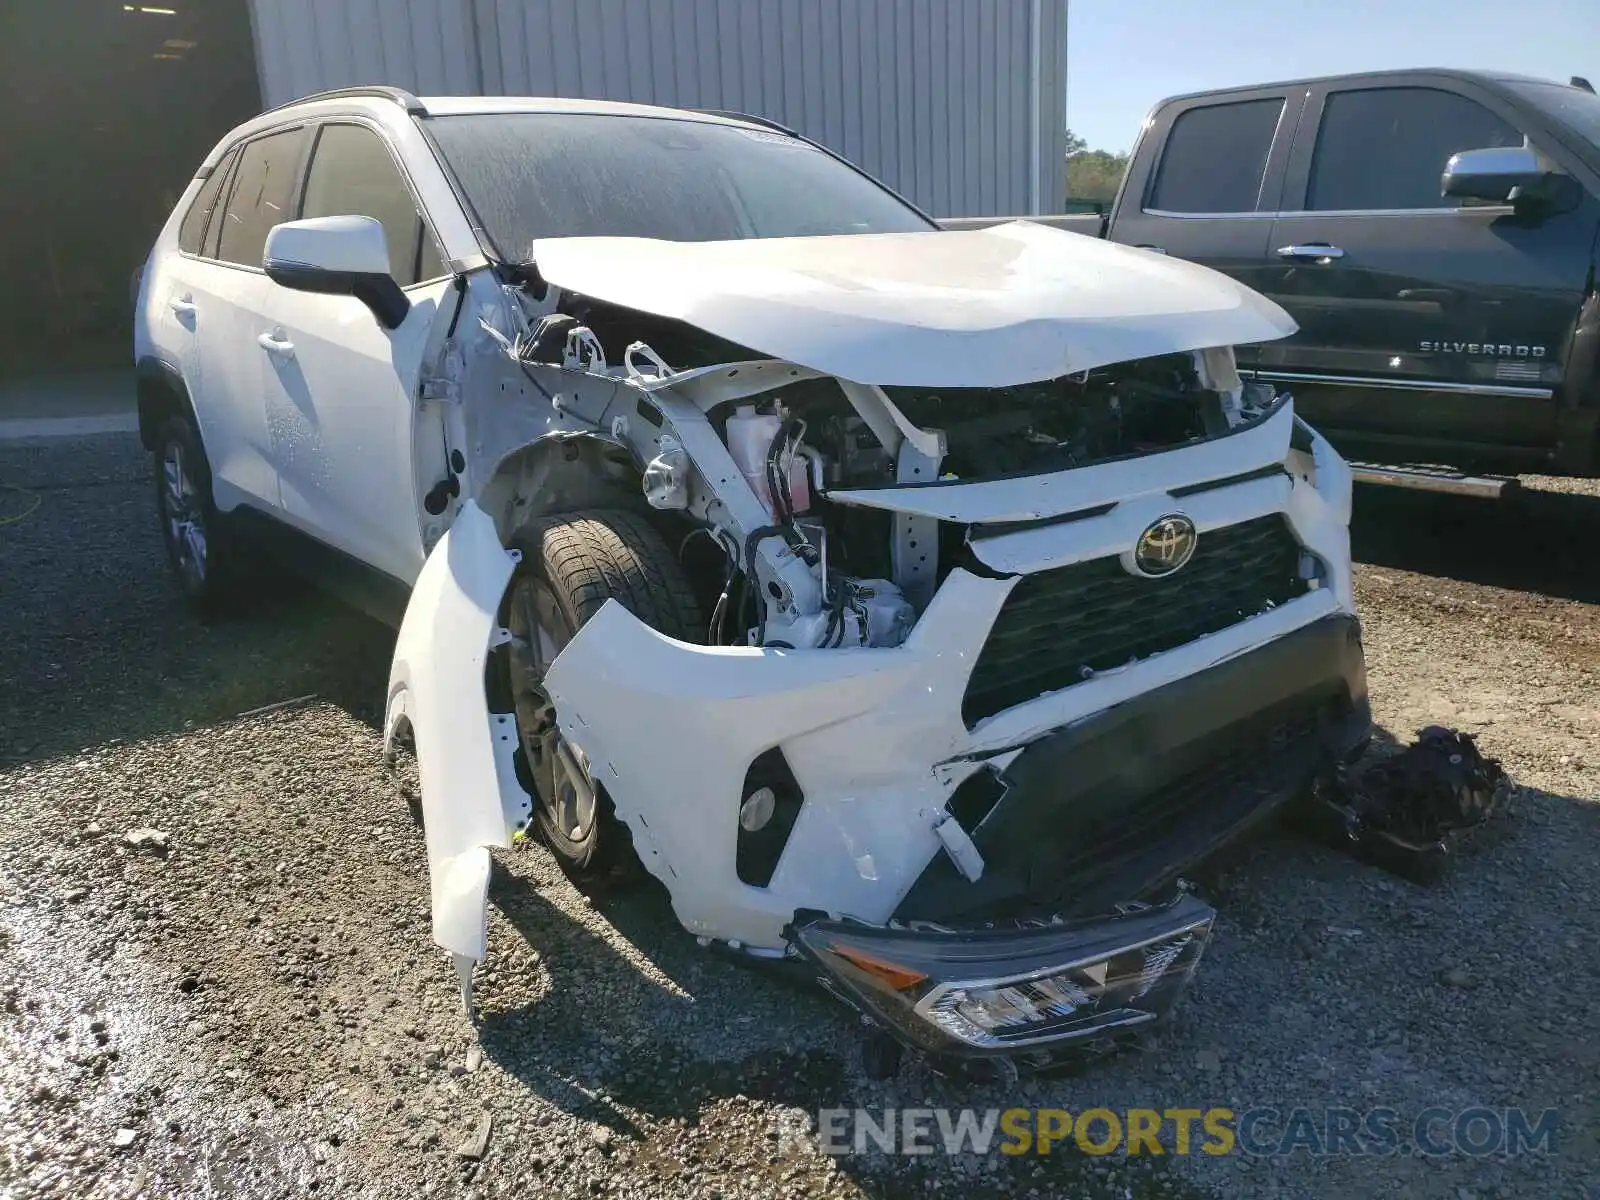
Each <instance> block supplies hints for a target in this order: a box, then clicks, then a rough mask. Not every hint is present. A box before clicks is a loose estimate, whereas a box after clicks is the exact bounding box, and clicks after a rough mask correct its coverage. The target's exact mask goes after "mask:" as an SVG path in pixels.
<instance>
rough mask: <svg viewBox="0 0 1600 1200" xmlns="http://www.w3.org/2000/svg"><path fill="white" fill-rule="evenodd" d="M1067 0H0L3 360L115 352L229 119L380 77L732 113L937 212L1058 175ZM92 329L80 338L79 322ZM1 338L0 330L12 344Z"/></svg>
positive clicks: (1015, 197) (1017, 194) (1049, 183)
mask: <svg viewBox="0 0 1600 1200" xmlns="http://www.w3.org/2000/svg"><path fill="white" fill-rule="evenodd" d="M1066 28H1067V0H5V2H4V3H0V97H3V98H4V99H5V100H6V101H7V103H8V105H9V111H11V112H12V113H13V114H16V115H19V116H20V126H18V125H14V126H13V127H12V130H11V135H10V138H9V140H10V141H11V143H12V145H11V146H9V147H8V153H7V155H6V159H7V167H8V168H9V169H8V171H7V175H8V178H10V179H12V180H26V181H28V184H29V186H27V187H11V188H8V189H0V270H4V271H6V273H7V275H8V277H9V278H12V279H19V278H20V279H22V280H24V281H28V282H32V283H35V284H37V286H36V287H32V288H25V300H19V299H18V297H17V294H16V293H14V294H13V296H12V297H11V298H10V300H9V301H8V303H7V306H6V307H8V308H9V307H11V306H12V305H18V306H19V307H18V310H17V311H16V312H15V314H4V315H14V317H15V319H13V320H9V321H0V339H4V342H0V373H4V372H6V370H7V368H8V367H9V368H10V369H11V370H12V371H13V372H15V371H16V370H17V369H18V367H17V364H18V363H19V362H22V363H23V368H22V369H24V370H25V369H28V366H29V361H31V359H30V356H33V357H38V358H39V359H40V360H41V363H40V364H37V365H48V364H50V363H53V362H55V361H56V359H57V358H59V348H60V346H61V345H63V344H68V343H70V344H72V345H73V346H74V347H75V353H76V354H77V356H78V359H79V361H81V360H82V358H83V354H84V347H85V345H86V344H93V345H101V344H103V345H104V346H105V347H106V353H105V355H104V357H105V358H106V360H107V361H108V362H109V361H117V354H118V353H120V352H121V351H124V350H125V349H126V346H125V344H124V343H123V341H122V335H123V333H124V332H125V330H126V328H127V313H126V303H127V279H128V274H129V272H131V271H132V269H133V268H134V266H135V265H137V263H138V262H139V261H141V260H142V258H143V256H144V252H145V249H146V248H147V247H148V245H149V243H150V241H151V239H152V238H153V236H154V233H155V230H156V228H158V227H159V224H160V222H161V220H162V219H163V218H164V217H165V215H166V212H167V211H169V210H170V207H171V203H172V200H173V198H174V197H175V196H176V195H177V193H178V192H180V191H181V190H182V188H183V185H184V183H185V182H186V180H187V179H188V177H189V174H190V173H191V172H192V171H193V169H194V166H195V164H196V163H198V162H199V160H200V158H201V157H202V156H203V154H204V153H205V151H206V150H207V149H209V147H210V146H211V145H212V144H213V143H214V142H215V141H216V140H217V138H219V137H220V136H221V135H222V134H223V133H224V132H226V131H227V129H229V128H230V127H231V126H233V125H234V124H237V123H238V122H239V121H241V120H243V119H245V118H246V117H248V116H250V115H252V114H253V113H254V112H256V111H259V109H260V108H262V107H270V106H273V105H276V104H282V103H284V102H286V101H289V100H293V99H295V98H296V97H299V96H303V95H307V94H309V93H312V92H316V91H321V90H326V89H329V88H335V87H340V86H344V85H350V84H364V83H387V84H394V85H398V86H400V87H404V88H406V89H408V90H410V91H413V92H416V93H418V94H420V95H429V94H434V95H438V94H459V93H469V94H472V93H487V94H494V93H511V94H522V95H556V96H581V97H589V98H606V99H618V100H635V101H642V102H646V103H653V104H664V105H672V106H679V107H696V108H719V109H735V110H739V111H743V112H749V113H754V114H757V115H760V116H764V117H768V118H770V119H773V120H776V121H779V122H781V123H783V124H785V125H788V126H790V127H792V128H795V129H797V130H799V131H800V132H802V133H804V134H806V135H807V136H809V137H812V138H815V139H816V140H818V141H820V142H822V143H824V144H825V145H827V146H829V147H831V148H832V149H834V150H837V151H839V152H840V153H842V154H844V155H845V156H846V157H848V158H850V159H851V160H853V161H855V162H857V163H859V164H860V165H861V166H863V167H865V168H866V169H867V170H868V171H870V172H872V173H873V174H874V175H877V176H878V177H879V178H881V179H883V180H884V181H885V182H887V183H888V184H889V185H890V186H891V187H893V188H895V189H896V190H898V191H900V192H901V193H903V194H904V195H906V196H907V197H909V198H910V199H911V200H913V201H914V202H916V203H917V204H919V205H921V206H922V207H923V208H924V209H926V210H927V211H929V212H931V213H933V214H934V215H935V216H988V215H999V214H1012V213H1025V212H1052V211H1057V210H1059V208H1060V207H1061V202H1062V199H1063V197H1064V194H1065V151H1066V146H1065V133H1066V130H1065V121H1064V116H1065V106H1066ZM85 335H88V336H87V337H85ZM7 343H9V344H7Z"/></svg>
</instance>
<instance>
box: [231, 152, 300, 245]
mask: <svg viewBox="0 0 1600 1200" xmlns="http://www.w3.org/2000/svg"><path fill="white" fill-rule="evenodd" d="M305 140H306V131H305V130H304V129H289V130H285V131H284V132H283V133H273V134H268V135H267V136H266V137H264V138H257V139H256V140H255V141H253V142H249V143H247V144H246V145H245V147H244V149H243V150H242V151H240V154H239V169H238V170H237V171H236V172H235V173H234V185H233V191H232V193H231V194H230V195H229V196H228V207H227V209H226V211H224V213H223V214H222V233H221V237H220V238H219V240H218V244H217V257H218V258H220V259H222V260H223V261H224V262H231V263H239V264H240V265H241V266H247V267H259V266H260V265H261V252H262V251H263V250H264V249H266V245H267V234H268V233H269V232H271V230H272V227H273V226H274V225H281V224H283V223H284V222H285V221H288V220H292V219H293V217H292V213H291V209H292V207H293V204H294V181H295V171H296V169H297V168H298V167H299V165H300V151H301V148H302V147H303V146H304V145H305Z"/></svg>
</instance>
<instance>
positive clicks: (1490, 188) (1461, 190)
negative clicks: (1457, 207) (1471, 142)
mask: <svg viewBox="0 0 1600 1200" xmlns="http://www.w3.org/2000/svg"><path fill="white" fill-rule="evenodd" d="M1548 174H1549V172H1548V171H1546V170H1545V166H1544V164H1543V163H1542V162H1540V161H1539V156H1538V155H1537V154H1535V153H1534V152H1533V151H1532V150H1531V149H1529V148H1528V147H1527V146H1499V147H1496V148H1494V149H1490V150H1463V151H1461V153H1460V154H1453V155H1451V156H1450V161H1449V162H1447V163H1446V164H1445V167H1444V176H1443V178H1441V179H1440V181H1439V190H1440V192H1441V193H1442V194H1443V195H1446V196H1461V197H1467V198H1471V199H1474V200H1494V201H1498V202H1500V203H1502V204H1503V203H1505V202H1507V201H1509V200H1513V199H1515V197H1514V196H1513V195H1512V193H1513V192H1516V191H1519V190H1521V191H1528V192H1532V191H1536V190H1537V189H1538V188H1539V187H1540V186H1541V185H1542V184H1543V183H1544V182H1545V179H1546V177H1547V176H1548Z"/></svg>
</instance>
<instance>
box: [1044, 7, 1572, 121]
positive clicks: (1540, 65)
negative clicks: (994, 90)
mask: <svg viewBox="0 0 1600 1200" xmlns="http://www.w3.org/2000/svg"><path fill="white" fill-rule="evenodd" d="M1395 67H1480V68H1481V67H1488V68H1491V69H1499V70H1502V71H1512V72H1515V73H1517V74H1522V75H1538V76H1541V77H1543V78H1548V79H1558V80H1561V81H1563V82H1565V81H1566V80H1567V79H1569V78H1571V77H1572V76H1573V75H1583V76H1586V77H1588V78H1589V79H1590V80H1591V81H1593V82H1594V83H1595V85H1596V86H1597V87H1600V0H1388V2H1387V3H1384V2H1381V0H1070V6H1069V8H1068V32H1067V126H1068V128H1070V129H1071V130H1072V131H1073V132H1074V133H1076V134H1078V135H1080V136H1081V137H1083V138H1085V139H1086V140H1087V141H1088V143H1089V147H1090V149H1098V150H1127V149H1129V148H1130V147H1131V146H1132V145H1133V142H1134V140H1135V139H1136V138H1137V137H1138V135H1139V126H1140V124H1141V123H1142V122H1143V121H1144V118H1145V115H1146V114H1147V113H1148V112H1149V111H1150V108H1151V106H1152V105H1154V104H1155V102H1156V101H1157V100H1160V99H1162V98H1163V97H1166V96H1173V95H1177V94H1179V93H1182V92H1195V91H1205V90H1207V89H1209V88H1218V87H1231V86H1233V85H1236V84H1252V83H1268V82H1271V81H1273V80H1278V79H1297V78H1300V77H1302V76H1308V75H1339V74H1343V73H1345V72H1347V71H1379V70H1386V69H1390V68H1395Z"/></svg>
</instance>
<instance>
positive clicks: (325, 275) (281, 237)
mask: <svg viewBox="0 0 1600 1200" xmlns="http://www.w3.org/2000/svg"><path fill="white" fill-rule="evenodd" d="M261 266H262V269H263V270H265V271H266V273H267V278H268V279H270V280H272V282H274V283H276V284H278V285H279V286H280V287H286V288H293V289H294V290H295V291H297V292H317V293H320V294H322V295H328V296H354V297H355V298H356V299H357V300H359V301H361V303H363V304H365V305H366V306H367V307H368V308H369V309H371V310H372V315H373V316H374V317H376V318H377V319H378V323H379V324H380V325H382V326H383V327H384V328H385V329H396V328H398V327H399V325H400V323H401V322H402V321H404V320H405V319H406V314H407V313H408V312H410V311H411V301H410V300H408V299H407V298H406V294H405V293H404V292H403V291H401V290H400V285H399V284H398V283H396V282H395V281H394V276H392V275H390V274H389V242H388V239H387V238H386V237H384V233H383V223H382V222H381V221H376V220H374V219H373V218H371V217H311V218H309V219H308V220H304V221H288V222H285V223H284V224H282V225H278V226H276V227H274V228H273V230H272V232H271V233H269V234H267V246H266V249H265V250H264V251H263V252H262V256H261Z"/></svg>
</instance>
